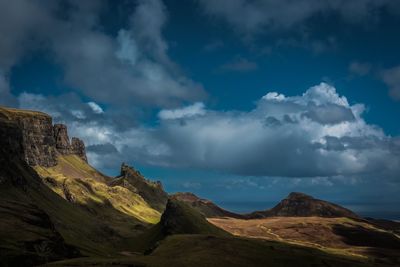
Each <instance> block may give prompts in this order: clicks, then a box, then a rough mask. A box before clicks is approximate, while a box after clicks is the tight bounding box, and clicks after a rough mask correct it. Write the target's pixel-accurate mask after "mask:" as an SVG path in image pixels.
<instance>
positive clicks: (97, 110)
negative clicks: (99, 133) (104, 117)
mask: <svg viewBox="0 0 400 267" xmlns="http://www.w3.org/2000/svg"><path fill="white" fill-rule="evenodd" d="M87 104H88V105H89V107H90V108H91V109H92V110H93V112H94V113H96V114H101V113H104V110H103V109H102V108H101V107H100V106H99V105H98V104H97V103H95V102H88V103H87Z"/></svg>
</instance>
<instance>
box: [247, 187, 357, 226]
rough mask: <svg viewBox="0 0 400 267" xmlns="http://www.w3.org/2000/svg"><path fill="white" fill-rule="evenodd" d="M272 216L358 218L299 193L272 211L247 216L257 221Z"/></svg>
mask: <svg viewBox="0 0 400 267" xmlns="http://www.w3.org/2000/svg"><path fill="white" fill-rule="evenodd" d="M272 216H284V217H309V216H317V217H349V218H358V215H357V214H355V213H354V212H352V211H350V210H348V209H346V208H343V207H341V206H339V205H336V204H333V203H330V202H327V201H324V200H320V199H316V198H313V197H312V196H309V195H306V194H303V193H297V192H292V193H290V194H289V195H288V196H287V197H286V198H285V199H283V200H282V201H281V202H279V203H278V204H277V205H276V206H275V207H273V208H272V209H269V210H265V211H256V212H253V213H250V214H247V215H246V218H248V219H255V218H266V217H272Z"/></svg>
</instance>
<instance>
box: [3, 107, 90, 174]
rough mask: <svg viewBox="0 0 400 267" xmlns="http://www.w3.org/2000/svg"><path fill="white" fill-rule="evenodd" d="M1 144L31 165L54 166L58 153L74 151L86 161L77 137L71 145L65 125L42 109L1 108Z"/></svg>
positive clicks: (82, 145) (83, 149)
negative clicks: (54, 119) (41, 110)
mask: <svg viewBox="0 0 400 267" xmlns="http://www.w3.org/2000/svg"><path fill="white" fill-rule="evenodd" d="M0 139H1V140H0V144H1V145H2V147H3V149H4V150H5V151H8V152H9V153H14V154H17V155H18V156H19V157H20V158H22V159H24V160H25V161H26V163H28V164H29V165H30V166H37V165H38V166H43V167H52V166H55V165H57V156H58V154H62V155H66V154H77V155H78V156H80V157H81V158H82V159H84V160H85V161H86V154H85V146H84V144H83V142H82V141H80V140H79V139H74V141H73V144H70V141H69V138H68V132H67V127H66V126H65V125H61V124H56V125H54V126H53V122H52V118H51V117H50V116H49V115H47V114H45V113H42V112H35V111H28V110H19V109H11V108H2V107H0Z"/></svg>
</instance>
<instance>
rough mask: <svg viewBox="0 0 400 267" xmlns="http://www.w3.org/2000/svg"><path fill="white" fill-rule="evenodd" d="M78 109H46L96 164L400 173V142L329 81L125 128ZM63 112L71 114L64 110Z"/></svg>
mask: <svg viewBox="0 0 400 267" xmlns="http://www.w3.org/2000/svg"><path fill="white" fill-rule="evenodd" d="M27 96H28V95H25V96H24V97H20V98H19V101H20V103H21V105H22V106H23V107H27V108H30V107H31V105H34V104H33V103H40V99H37V98H36V99H34V98H32V97H33V96H30V98H31V99H30V98H29V97H27ZM33 100H34V101H33ZM42 101H45V99H42ZM50 101H52V102H54V101H57V100H54V99H53V100H50ZM42 105H43V107H46V108H47V109H52V108H53V107H52V105H51V104H49V103H47V102H43V103H42ZM34 107H35V108H38V107H37V106H34ZM54 108H55V109H56V108H58V107H57V106H54ZM39 109H40V108H39ZM76 109H77V110H81V111H82V114H81V115H83V117H84V118H86V119H82V118H79V117H77V116H74V115H73V114H71V112H70V111H69V110H67V109H65V110H60V109H59V108H58V110H47V111H49V112H50V113H53V114H55V115H57V113H59V118H63V119H64V120H65V118H67V120H68V121H67V122H68V124H69V125H70V129H71V131H72V132H73V133H74V135H78V136H80V137H82V138H83V139H84V140H85V142H86V143H87V145H88V151H89V159H90V161H91V162H92V163H93V164H94V165H96V166H97V167H100V168H115V167H116V166H118V164H120V162H121V161H128V162H140V163H142V164H148V165H153V166H164V167H173V168H192V169H199V170H214V171H218V172H222V173H227V174H232V175H241V176H259V177H265V176H269V177H293V178H302V177H314V178H316V177H317V178H318V177H361V178H365V177H371V176H374V177H380V178H382V179H383V177H384V179H387V180H388V181H396V180H397V179H398V175H399V173H400V139H399V138H395V137H390V136H387V135H385V133H384V132H383V131H382V129H380V128H379V127H377V126H374V125H370V124H368V123H366V122H365V121H364V119H363V117H362V116H363V112H364V110H365V108H364V106H363V105H362V104H354V105H350V104H349V102H348V100H347V99H346V97H344V96H340V95H339V94H338V93H337V91H336V89H335V88H334V87H332V86H330V85H328V84H325V83H321V84H319V85H317V86H314V87H311V88H309V89H308V90H307V91H306V92H305V93H304V94H302V95H300V96H284V95H283V94H279V93H277V92H269V93H267V94H266V95H265V96H264V97H262V98H261V99H259V101H258V102H257V104H256V106H255V108H254V109H252V110H250V111H247V112H244V111H234V110H231V111H219V110H210V109H206V107H205V106H204V105H203V104H202V103H196V104H194V105H192V106H187V107H182V108H181V109H172V110H169V109H165V110H162V111H160V113H159V118H160V121H159V123H158V124H157V125H154V126H151V127H150V126H147V127H146V126H136V127H130V128H125V129H122V130H121V128H119V127H118V125H115V124H114V123H113V119H112V118H109V116H111V114H108V112H107V111H105V112H104V113H97V112H96V111H95V110H93V109H92V108H90V107H89V106H88V105H87V104H85V103H83V104H82V105H81V106H79V105H78V104H77V105H76ZM65 112H69V116H66V115H62V116H61V115H60V114H63V113H65ZM68 118H69V119H68Z"/></svg>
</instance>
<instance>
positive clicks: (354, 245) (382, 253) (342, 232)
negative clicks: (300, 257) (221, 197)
mask: <svg viewBox="0 0 400 267" xmlns="http://www.w3.org/2000/svg"><path fill="white" fill-rule="evenodd" d="M209 221H210V222H212V223H213V224H215V225H217V226H219V227H221V228H223V229H225V230H226V231H228V232H230V233H232V234H234V235H236V236H241V237H251V238H259V239H267V240H275V241H280V242H285V243H290V244H297V245H301V246H307V247H312V248H318V249H320V250H323V251H326V252H329V253H333V254H337V255H348V256H357V257H360V258H367V259H371V260H375V259H377V260H379V261H381V262H387V263H388V264H392V265H400V253H399V249H400V237H399V236H398V235H396V233H395V232H393V231H391V230H386V229H383V228H382V227H378V226H377V225H374V224H371V223H370V222H369V221H367V220H361V219H355V218H344V217H342V218H323V217H271V218H265V219H253V220H239V219H234V218H213V219H209Z"/></svg>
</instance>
